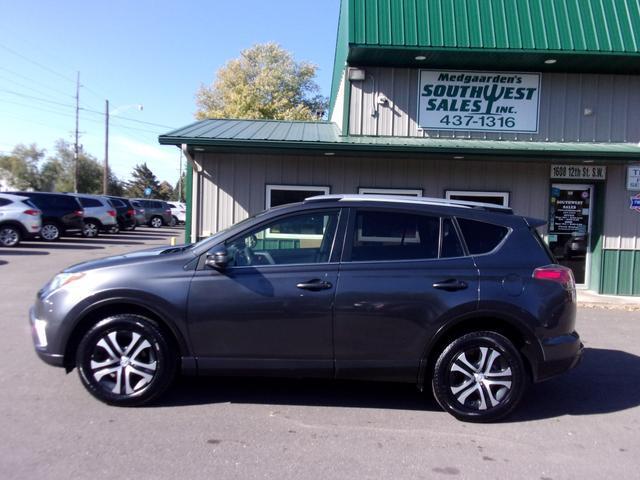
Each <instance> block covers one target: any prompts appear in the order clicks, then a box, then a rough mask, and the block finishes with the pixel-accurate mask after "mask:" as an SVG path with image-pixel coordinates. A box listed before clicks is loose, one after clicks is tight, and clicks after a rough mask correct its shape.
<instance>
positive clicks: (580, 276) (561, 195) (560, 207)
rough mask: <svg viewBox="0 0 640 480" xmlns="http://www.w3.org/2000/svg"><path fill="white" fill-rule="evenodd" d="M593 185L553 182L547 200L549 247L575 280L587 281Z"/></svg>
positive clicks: (581, 282)
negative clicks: (570, 271)
mask: <svg viewBox="0 0 640 480" xmlns="http://www.w3.org/2000/svg"><path fill="white" fill-rule="evenodd" d="M592 209H593V185H578V184H563V183H553V184H552V185H551V196H550V203H549V234H548V243H549V248H551V251H552V252H553V254H554V255H555V257H556V258H557V259H558V263H560V264H561V265H564V266H566V267H569V268H570V269H571V270H573V275H574V277H575V279H576V284H578V285H586V284H587V283H588V282H587V280H588V274H589V272H588V265H589V260H590V238H591V218H592V217H593V215H592V213H593V212H592Z"/></svg>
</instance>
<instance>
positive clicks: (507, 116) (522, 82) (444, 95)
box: [418, 70, 540, 133]
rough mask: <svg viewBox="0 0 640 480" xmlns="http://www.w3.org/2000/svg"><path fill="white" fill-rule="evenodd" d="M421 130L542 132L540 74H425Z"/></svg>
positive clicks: (420, 94)
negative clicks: (539, 118) (540, 124)
mask: <svg viewBox="0 0 640 480" xmlns="http://www.w3.org/2000/svg"><path fill="white" fill-rule="evenodd" d="M419 88H420V91H419V92H418V127H419V128H423V129H433V130H465V131H468V130H473V131H482V132H523V133H537V132H538V115H539V110H540V74H539V73H511V72H509V73H505V72H478V71H475V72H474V71H472V72H464V71H459V70H421V71H420V78H419Z"/></svg>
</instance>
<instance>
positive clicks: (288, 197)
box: [265, 185, 330, 208]
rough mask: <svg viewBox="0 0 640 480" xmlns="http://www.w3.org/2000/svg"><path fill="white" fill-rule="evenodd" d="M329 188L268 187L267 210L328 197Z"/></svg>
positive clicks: (303, 186) (302, 186)
mask: <svg viewBox="0 0 640 480" xmlns="http://www.w3.org/2000/svg"><path fill="white" fill-rule="evenodd" d="M329 192H330V188H329V187H314V186H309V185H267V197H266V202H265V206H266V208H271V207H277V206H278V205H285V204H287V203H296V202H301V201H303V200H304V199H305V198H308V197H313V196H315V195H327V194H328V193H329Z"/></svg>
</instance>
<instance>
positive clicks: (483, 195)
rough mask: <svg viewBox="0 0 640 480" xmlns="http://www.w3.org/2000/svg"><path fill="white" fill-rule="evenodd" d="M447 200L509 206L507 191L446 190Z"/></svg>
mask: <svg viewBox="0 0 640 480" xmlns="http://www.w3.org/2000/svg"><path fill="white" fill-rule="evenodd" d="M445 198H446V199H447V200H462V201H464V202H480V203H491V204H493V205H501V206H503V207H508V206H509V192H482V191H467V190H447V191H446V192H445Z"/></svg>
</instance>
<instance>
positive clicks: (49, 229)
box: [40, 222, 62, 242]
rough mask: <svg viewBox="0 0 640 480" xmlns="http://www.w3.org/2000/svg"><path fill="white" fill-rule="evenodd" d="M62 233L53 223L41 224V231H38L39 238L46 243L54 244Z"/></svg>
mask: <svg viewBox="0 0 640 480" xmlns="http://www.w3.org/2000/svg"><path fill="white" fill-rule="evenodd" d="M61 235H62V231H61V230H60V227H59V226H58V224H56V223H54V222H44V223H43V224H42V230H40V237H42V239H43V240H45V241H47V242H55V241H56V240H59V239H60V236H61Z"/></svg>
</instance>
